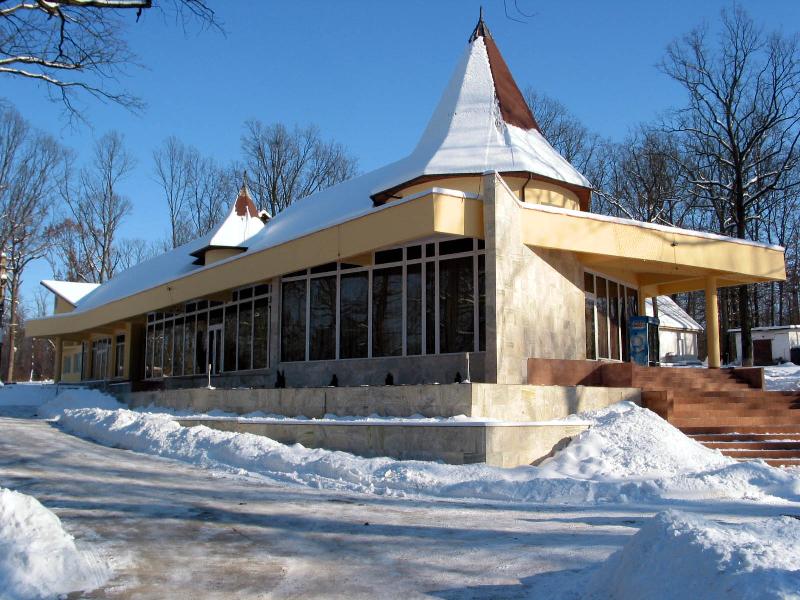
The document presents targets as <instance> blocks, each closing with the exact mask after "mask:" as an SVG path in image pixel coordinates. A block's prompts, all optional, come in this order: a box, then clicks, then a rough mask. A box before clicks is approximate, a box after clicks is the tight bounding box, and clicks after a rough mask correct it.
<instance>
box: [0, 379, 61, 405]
mask: <svg viewBox="0 0 800 600" xmlns="http://www.w3.org/2000/svg"><path fill="white" fill-rule="evenodd" d="M61 391H63V388H61ZM58 392H59V386H57V385H53V384H52V382H50V383H38V382H37V383H15V384H13V385H5V386H4V385H0V406H39V405H40V404H42V403H43V402H47V401H48V400H52V399H53V398H55V397H56V394H58Z"/></svg>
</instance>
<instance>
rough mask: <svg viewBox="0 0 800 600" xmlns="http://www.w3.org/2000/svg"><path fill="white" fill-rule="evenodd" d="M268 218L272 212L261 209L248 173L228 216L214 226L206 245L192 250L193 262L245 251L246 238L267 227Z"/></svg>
mask: <svg viewBox="0 0 800 600" xmlns="http://www.w3.org/2000/svg"><path fill="white" fill-rule="evenodd" d="M267 220H269V215H268V214H267V213H266V212H265V211H262V212H261V213H259V211H258V208H256V205H255V202H253V198H252V197H251V196H250V190H249V189H248V188H247V175H246V174H245V176H244V181H243V182H242V187H241V188H240V189H239V195H238V197H237V198H236V202H234V203H233V206H232V207H231V210H230V212H229V213H228V216H227V217H225V219H224V220H223V221H222V223H220V224H219V225H217V226H216V227H215V228H214V229H213V230H211V232H210V233H209V234H208V242H207V243H206V245H205V246H203V247H202V248H199V249H198V250H195V251H194V252H192V253H191V255H192V256H194V257H195V261H194V263H193V264H195V265H210V264H212V263H215V262H218V261H220V260H224V259H226V258H230V257H231V256H235V255H237V254H241V253H242V252H246V251H247V243H246V242H247V240H249V239H250V238H252V237H253V236H254V235H255V234H257V233H258V232H259V231H261V230H262V229H264V225H265V223H266V222H267Z"/></svg>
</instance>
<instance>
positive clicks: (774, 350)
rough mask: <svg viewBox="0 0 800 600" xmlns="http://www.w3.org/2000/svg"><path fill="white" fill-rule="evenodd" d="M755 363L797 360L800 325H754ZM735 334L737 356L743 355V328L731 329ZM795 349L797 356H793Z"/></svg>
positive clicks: (730, 332)
mask: <svg viewBox="0 0 800 600" xmlns="http://www.w3.org/2000/svg"><path fill="white" fill-rule="evenodd" d="M751 331H752V335H753V364H755V365H774V364H778V363H783V362H795V360H793V359H797V358H798V352H800V325H777V326H774V327H753V328H752V329H751ZM728 335H731V336H733V338H734V340H733V342H734V346H733V347H734V348H735V349H736V353H737V356H741V355H742V330H741V329H729V330H728ZM792 349H795V352H794V354H795V356H792Z"/></svg>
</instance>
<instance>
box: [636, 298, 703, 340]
mask: <svg viewBox="0 0 800 600" xmlns="http://www.w3.org/2000/svg"><path fill="white" fill-rule="evenodd" d="M646 304H647V305H646V307H645V311H646V312H647V315H648V316H650V317H652V316H653V299H652V298H647V300H646ZM658 319H659V327H664V328H666V329H683V330H686V331H703V328H702V327H701V326H700V324H699V323H698V322H697V321H695V320H694V319H693V318H692V317H690V316H689V314H688V313H687V312H686V311H685V310H683V309H682V308H681V307H680V306H678V305H677V304H676V303H675V301H674V300H673V299H672V298H670V297H669V296H659V297H658Z"/></svg>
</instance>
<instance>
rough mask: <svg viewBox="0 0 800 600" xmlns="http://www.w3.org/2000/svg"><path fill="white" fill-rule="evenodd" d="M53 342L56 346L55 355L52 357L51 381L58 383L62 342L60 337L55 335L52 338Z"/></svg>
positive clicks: (59, 379)
mask: <svg viewBox="0 0 800 600" xmlns="http://www.w3.org/2000/svg"><path fill="white" fill-rule="evenodd" d="M53 344H54V345H55V348H56V355H55V358H54V359H53V381H55V382H56V383H58V382H59V381H61V352H62V346H63V342H62V341H61V338H60V337H57V338H55V339H54V340H53Z"/></svg>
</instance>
